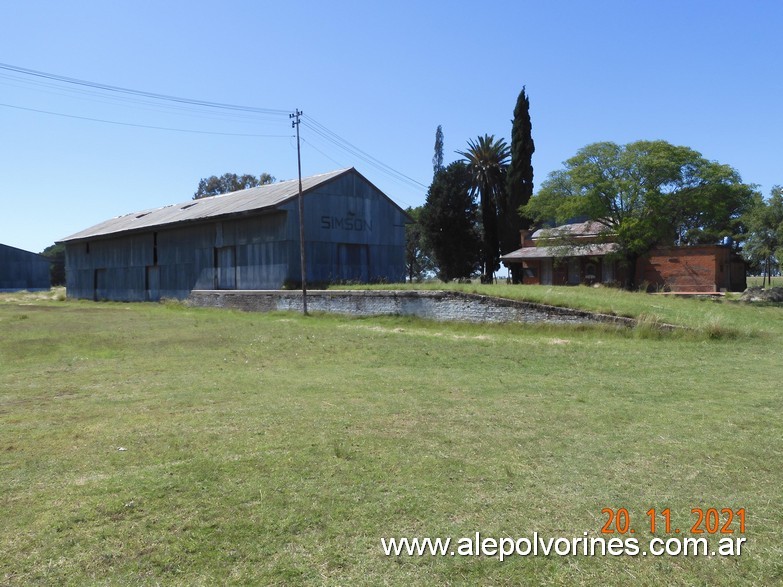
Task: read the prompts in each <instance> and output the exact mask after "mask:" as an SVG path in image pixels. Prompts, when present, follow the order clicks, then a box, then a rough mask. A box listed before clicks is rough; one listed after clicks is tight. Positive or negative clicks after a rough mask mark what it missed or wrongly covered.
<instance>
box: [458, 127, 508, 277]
mask: <svg viewBox="0 0 783 587" xmlns="http://www.w3.org/2000/svg"><path fill="white" fill-rule="evenodd" d="M457 153H458V154H459V155H462V156H463V157H464V158H465V161H466V162H467V165H468V170H469V171H470V175H471V186H472V187H471V189H472V191H473V193H474V194H478V195H479V198H480V199H479V202H480V203H479V207H480V209H481V232H482V251H481V255H482V269H481V282H482V283H492V282H493V281H494V274H495V271H497V270H498V269H499V268H500V241H499V239H498V202H499V201H501V200H502V199H504V198H505V192H506V170H507V169H508V160H509V157H510V154H511V152H510V150H509V148H508V145H507V144H506V141H504V140H503V139H497V140H495V137H494V135H484V136H483V137H478V139H477V140H476V141H473V140H472V139H471V140H468V149H467V150H466V151H457Z"/></svg>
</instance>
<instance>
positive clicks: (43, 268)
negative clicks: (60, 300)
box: [0, 245, 51, 291]
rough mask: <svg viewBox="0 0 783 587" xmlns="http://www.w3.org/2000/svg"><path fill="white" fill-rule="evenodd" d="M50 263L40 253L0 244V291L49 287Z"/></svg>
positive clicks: (32, 289) (33, 289)
mask: <svg viewBox="0 0 783 587" xmlns="http://www.w3.org/2000/svg"><path fill="white" fill-rule="evenodd" d="M50 264H51V263H50V261H49V259H47V258H46V257H42V256H41V255H37V254H35V253H31V252H30V251H24V250H22V249H17V248H15V247H9V246H8V245H0V291H19V290H23V289H26V290H28V291H35V290H42V289H49V287H50V284H51V279H50V276H49V266H50Z"/></svg>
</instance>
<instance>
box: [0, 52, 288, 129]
mask: <svg viewBox="0 0 783 587" xmlns="http://www.w3.org/2000/svg"><path fill="white" fill-rule="evenodd" d="M0 69H3V70H6V71H13V72H15V73H21V74H24V75H28V76H32V77H37V78H41V79H48V80H53V81H58V82H62V83H66V84H72V85H76V86H82V87H87V88H93V89H99V90H104V91H107V92H115V93H119V94H128V95H132V96H143V97H145V98H152V99H154V100H164V101H168V102H176V103H180V104H190V105H194V106H204V107H207V108H219V109H223V110H237V111H240V112H255V113H258V114H276V115H279V116H288V114H289V111H288V110H279V109H274V108H258V107H255V106H240V105H237V104H226V103H223V102H209V101H207V100H195V99H192V98H181V97H179V96H169V95H167V94H156V93H154V92H144V91H141V90H132V89H130V88H122V87H119V86H111V85H108V84H101V83H97V82H91V81H87V80H81V79H77V78H72V77H66V76H62V75H55V74H53V73H46V72H43V71H36V70H34V69H27V68H25V67H18V66H16V65H9V64H7V63H0Z"/></svg>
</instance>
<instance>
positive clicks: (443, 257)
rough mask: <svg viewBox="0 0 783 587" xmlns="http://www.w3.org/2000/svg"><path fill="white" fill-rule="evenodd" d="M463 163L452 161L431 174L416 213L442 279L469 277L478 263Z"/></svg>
mask: <svg viewBox="0 0 783 587" xmlns="http://www.w3.org/2000/svg"><path fill="white" fill-rule="evenodd" d="M471 185H472V177H471V174H470V171H469V170H468V167H467V165H465V163H463V162H462V161H455V162H454V163H452V164H451V165H449V166H447V167H445V168H444V169H442V170H441V171H439V172H438V173H436V174H435V178H434V179H433V180H432V185H430V188H429V190H428V191H427V201H426V202H425V204H424V207H423V209H422V211H421V215H420V218H419V220H420V223H421V227H422V231H423V233H424V238H425V239H426V242H427V243H429V247H430V248H431V250H432V254H433V256H434V257H435V263H436V265H437V272H438V277H439V278H440V279H442V280H443V281H450V280H452V279H457V278H462V277H470V276H471V274H473V272H474V271H475V270H476V268H477V267H478V266H479V263H480V261H479V259H480V251H481V237H480V235H479V229H478V207H477V206H476V201H475V199H474V197H473V195H472V193H471Z"/></svg>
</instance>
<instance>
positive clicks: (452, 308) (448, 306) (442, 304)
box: [187, 290, 636, 327]
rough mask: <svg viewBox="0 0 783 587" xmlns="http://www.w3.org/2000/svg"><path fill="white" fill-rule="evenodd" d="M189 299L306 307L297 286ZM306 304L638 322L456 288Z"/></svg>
mask: <svg viewBox="0 0 783 587" xmlns="http://www.w3.org/2000/svg"><path fill="white" fill-rule="evenodd" d="M187 302H188V304H190V305H193V306H199V307H212V308H232V309H237V310H244V311H249V312H270V311H276V310H277V311H296V312H301V311H302V293H301V292H299V291H293V290H280V291H259V290H252V291H251V290H194V291H193V292H191V294H190V296H189V297H188V300H187ZM307 309H308V310H309V311H312V312H330V313H336V314H347V315H351V316H382V315H395V316H418V317H419V318H427V319H430V320H458V321H466V322H524V323H537V322H543V323H553V324H614V325H617V326H625V327H632V326H635V325H636V321H635V320H634V319H632V318H624V317H621V316H611V315H607V314H596V313H592V312H586V311H583V310H573V309H570V308H559V307H556V306H548V305H545V304H535V303H532V302H521V301H515V300H506V299H502V298H495V297H490V296H482V295H478V294H470V293H462V292H453V291H425V290H415V291H413V290H371V291H370V290H314V291H309V292H307Z"/></svg>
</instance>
